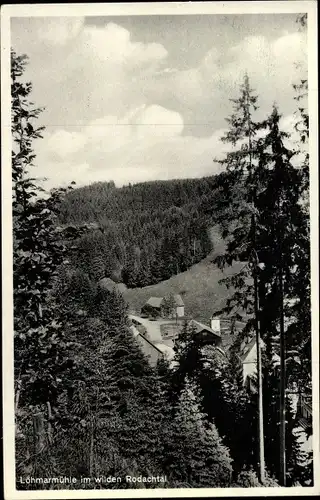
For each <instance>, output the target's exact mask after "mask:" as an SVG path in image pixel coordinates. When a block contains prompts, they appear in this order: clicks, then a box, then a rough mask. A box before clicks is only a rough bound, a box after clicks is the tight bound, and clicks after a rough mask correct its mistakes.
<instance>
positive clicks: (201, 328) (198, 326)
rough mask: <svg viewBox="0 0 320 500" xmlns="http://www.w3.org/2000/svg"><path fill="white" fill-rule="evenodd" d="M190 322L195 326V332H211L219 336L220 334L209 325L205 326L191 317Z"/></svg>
mask: <svg viewBox="0 0 320 500" xmlns="http://www.w3.org/2000/svg"><path fill="white" fill-rule="evenodd" d="M190 324H191V325H192V326H193V327H194V328H195V330H196V333H200V332H203V331H206V332H207V333H211V334H212V335H215V336H216V337H220V334H219V333H218V332H215V331H214V330H212V329H211V328H210V326H207V325H205V324H203V323H200V321H196V320H195V319H192V320H191V321H190Z"/></svg>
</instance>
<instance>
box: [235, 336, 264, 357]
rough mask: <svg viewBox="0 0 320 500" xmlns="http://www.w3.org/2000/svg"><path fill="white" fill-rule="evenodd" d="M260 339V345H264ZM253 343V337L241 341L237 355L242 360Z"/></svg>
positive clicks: (254, 341) (254, 339) (254, 340)
mask: <svg viewBox="0 0 320 500" xmlns="http://www.w3.org/2000/svg"><path fill="white" fill-rule="evenodd" d="M260 341H261V347H264V345H265V344H264V342H263V340H262V339H261V340H260ZM255 344H256V338H255V337H250V338H249V339H248V340H246V339H244V340H243V341H242V342H241V345H240V352H239V356H240V358H241V360H242V361H244V360H245V359H246V357H247V356H248V354H249V352H250V351H251V350H252V348H253V347H254V346H255Z"/></svg>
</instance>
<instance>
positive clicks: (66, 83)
mask: <svg viewBox="0 0 320 500" xmlns="http://www.w3.org/2000/svg"><path fill="white" fill-rule="evenodd" d="M17 26H18V28H17ZM13 39H14V43H15V48H16V50H17V52H18V53H23V52H24V51H25V50H27V49H25V47H27V48H28V55H29V56H30V65H29V67H28V70H27V77H28V79H30V80H31V81H32V82H33V85H34V93H33V96H32V100H33V101H34V102H36V103H37V105H40V106H46V111H45V112H44V113H43V115H41V118H40V120H39V124H44V125H46V127H47V131H46V135H45V138H44V139H43V140H42V141H38V143H39V144H37V145H36V152H37V153H38V158H37V163H38V165H39V169H38V171H39V175H40V176H47V177H49V178H50V180H49V181H48V183H47V185H48V186H54V185H59V184H63V183H67V182H71V181H72V180H76V181H77V182H78V183H79V184H86V183H90V182H93V181H95V180H110V179H114V180H115V181H116V182H117V183H118V184H123V183H128V182H139V181H143V180H151V179H157V178H161V179H168V178H174V177H197V176H201V175H210V174H213V173H216V172H217V170H218V168H220V167H218V166H217V164H215V163H214V161H213V159H214V158H215V157H217V156H219V155H221V154H222V153H223V151H225V149H224V148H225V147H226V146H225V145H223V144H222V143H221V141H220V137H221V135H222V132H223V129H224V126H225V122H224V118H225V117H226V116H228V115H229V114H230V112H231V103H230V98H234V97H237V96H238V93H239V84H240V83H241V81H242V78H243V75H244V73H245V72H247V73H248V74H249V77H250V81H251V86H252V87H253V88H254V89H255V91H256V92H257V94H258V95H259V105H260V115H261V116H262V117H264V118H265V117H266V116H267V114H268V113H270V112H271V109H272V105H273V103H274V102H275V101H276V102H277V103H278V104H280V112H282V113H284V114H285V116H289V115H292V113H293V109H294V107H295V105H296V103H295V102H294V101H293V89H292V83H293V82H294V81H296V80H298V79H299V76H300V75H301V67H302V66H303V63H304V61H305V60H306V59H307V58H306V46H307V44H306V40H305V35H304V34H302V33H283V34H281V36H278V37H277V38H275V39H274V38H267V37H265V36H262V35H261V36H246V37H244V38H243V39H241V41H238V43H233V45H231V44H230V45H227V44H224V45H222V44H221V43H220V46H219V47H217V46H212V47H210V45H208V49H209V50H207V52H206V53H204V54H203V55H202V56H201V57H199V59H198V60H197V61H196V63H195V62H194V60H193V62H192V64H191V62H190V61H188V51H187V50H186V57H185V60H184V61H183V65H179V64H172V58H171V54H170V46H168V47H165V46H164V45H163V44H161V43H157V42H156V34H155V39H154V41H152V42H146V41H141V40H139V38H133V36H132V34H131V33H130V31H129V30H127V29H125V28H124V27H123V26H120V25H119V24H115V23H114V22H112V23H108V24H106V25H105V26H93V25H90V26H88V25H85V23H84V20H83V19H82V18H30V19H29V20H23V21H21V20H20V21H19V22H18V25H16V28H15V30H14V36H13ZM229 39H230V40H231V39H232V37H231V36H230V37H229V38H228V40H229ZM175 43H176V42H175ZM170 61H171V62H170ZM299 62H300V63H301V64H302V66H301V67H300V68H297V67H296V64H295V63H299ZM40 143H41V144H40Z"/></svg>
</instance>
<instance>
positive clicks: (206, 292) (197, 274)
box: [123, 240, 243, 322]
mask: <svg viewBox="0 0 320 500" xmlns="http://www.w3.org/2000/svg"><path fill="white" fill-rule="evenodd" d="M223 246H224V245H223V242H222V241H221V240H220V241H219V243H218V244H217V245H216V248H215V251H214V252H211V254H210V255H209V256H208V257H206V258H205V259H203V260H202V261H201V262H199V263H198V264H195V265H194V266H192V267H191V268H190V269H188V270H187V271H185V272H183V273H180V274H178V275H176V276H172V277H171V278H170V279H168V280H165V281H162V282H161V283H157V284H155V285H151V286H146V287H143V288H134V289H127V290H126V291H125V292H124V294H123V295H124V298H125V300H126V301H127V303H128V305H129V308H130V309H131V310H134V311H136V312H137V313H138V312H139V311H140V309H141V307H142V306H143V305H144V303H145V302H146V301H147V300H148V299H149V297H151V296H155V297H162V296H165V295H168V294H170V293H173V294H180V295H181V296H182V298H183V300H184V303H185V312H186V315H187V316H191V317H193V318H196V319H199V320H202V321H204V322H208V321H209V319H210V316H211V315H212V313H213V312H215V311H218V310H219V309H220V308H221V307H222V306H223V305H224V304H225V301H226V299H227V298H228V297H230V295H231V293H232V290H231V289H229V290H228V289H227V288H226V286H225V285H224V284H221V283H219V280H221V279H222V278H224V277H226V276H227V275H230V274H232V273H235V272H237V271H238V270H239V269H240V268H241V266H242V265H243V264H241V263H240V262H239V263H235V264H234V265H233V266H231V267H230V268H226V270H225V271H224V272H222V271H221V270H220V269H218V267H217V266H216V265H214V264H213V263H212V259H213V257H214V256H215V255H216V254H217V253H219V252H220V251H221V250H222V248H223Z"/></svg>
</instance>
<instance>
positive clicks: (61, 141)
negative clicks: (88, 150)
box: [46, 130, 86, 158]
mask: <svg viewBox="0 0 320 500" xmlns="http://www.w3.org/2000/svg"><path fill="white" fill-rule="evenodd" d="M85 143H86V137H85V136H84V135H83V134H80V133H78V132H69V131H68V130H57V131H56V132H54V133H53V134H52V135H51V136H50V137H49V140H48V141H47V143H46V147H47V150H48V153H49V154H50V153H55V154H57V156H59V157H60V158H64V157H65V156H69V155H71V154H73V153H77V152H78V151H79V150H81V149H82V148H83V147H84V146H85Z"/></svg>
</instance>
